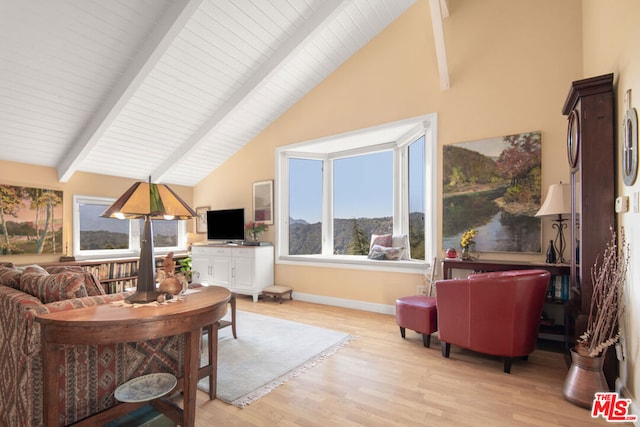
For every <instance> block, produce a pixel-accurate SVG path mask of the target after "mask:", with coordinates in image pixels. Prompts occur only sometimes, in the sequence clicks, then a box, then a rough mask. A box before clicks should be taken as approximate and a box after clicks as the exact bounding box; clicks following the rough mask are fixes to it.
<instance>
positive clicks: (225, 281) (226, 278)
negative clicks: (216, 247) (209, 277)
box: [212, 256, 233, 289]
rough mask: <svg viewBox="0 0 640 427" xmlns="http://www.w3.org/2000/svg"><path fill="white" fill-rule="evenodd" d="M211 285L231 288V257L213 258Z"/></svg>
mask: <svg viewBox="0 0 640 427" xmlns="http://www.w3.org/2000/svg"><path fill="white" fill-rule="evenodd" d="M212 284H213V285H217V286H225V287H227V288H229V289H231V288H232V287H233V278H232V276H231V257H227V256H214V258H213V283H212Z"/></svg>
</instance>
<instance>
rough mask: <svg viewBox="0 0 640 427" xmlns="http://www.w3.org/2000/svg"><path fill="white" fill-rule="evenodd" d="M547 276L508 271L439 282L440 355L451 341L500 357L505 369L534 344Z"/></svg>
mask: <svg viewBox="0 0 640 427" xmlns="http://www.w3.org/2000/svg"><path fill="white" fill-rule="evenodd" d="M549 279H550V274H549V272H548V271H544V270H512V271H501V272H493V273H480V274H472V275H470V276H469V277H468V278H467V279H452V280H439V281H437V282H436V295H437V304H438V329H439V336H440V342H441V346H442V355H443V356H444V357H449V352H450V349H451V344H454V345H457V346H460V347H464V348H468V349H470V350H473V351H477V352H480V353H485V354H491V355H494V356H502V357H503V358H504V372H506V373H509V372H510V371H511V360H512V358H514V357H524V358H526V357H527V356H528V355H529V353H531V352H533V350H534V349H535V347H536V340H537V337H538V326H539V324H540V316H541V314H542V306H543V304H544V299H545V294H546V291H547V286H548V284H549Z"/></svg>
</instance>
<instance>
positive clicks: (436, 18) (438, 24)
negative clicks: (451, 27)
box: [429, 0, 451, 90]
mask: <svg viewBox="0 0 640 427" xmlns="http://www.w3.org/2000/svg"><path fill="white" fill-rule="evenodd" d="M429 7H430V8H431V25H432V26H433V38H434V40H435V45H436V58H437V60H438V72H439V73H440V88H441V89H442V90H446V89H449V88H450V87H451V83H450V81H449V66H448V64H447V50H446V47H445V44H444V29H443V27H442V12H441V9H440V0H429Z"/></svg>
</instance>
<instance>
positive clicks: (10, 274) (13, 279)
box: [0, 267, 22, 289]
mask: <svg viewBox="0 0 640 427" xmlns="http://www.w3.org/2000/svg"><path fill="white" fill-rule="evenodd" d="M21 275H22V271H20V270H18V269H17V268H10V267H0V285H5V286H11V287H12V288H14V289H19V287H20V276H21Z"/></svg>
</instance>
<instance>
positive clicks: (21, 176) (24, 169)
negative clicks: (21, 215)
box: [0, 160, 193, 264]
mask: <svg viewBox="0 0 640 427" xmlns="http://www.w3.org/2000/svg"><path fill="white" fill-rule="evenodd" d="M136 181H137V180H134V179H128V178H118V177H114V176H107V175H97V174H90V173H84V172H77V173H75V174H74V175H73V176H72V177H71V179H70V180H69V181H68V182H59V181H58V173H57V171H56V169H55V168H50V167H44V166H34V165H28V164H25V163H16V162H7V161H2V160H0V184H4V185H15V186H24V187H34V188H48V189H51V190H61V191H62V192H63V197H64V200H63V210H64V213H63V215H64V216H63V218H64V219H63V222H64V224H63V227H64V240H65V242H64V243H65V244H66V243H67V242H68V244H69V252H70V253H71V250H72V245H71V236H72V233H73V231H72V230H73V196H74V195H82V196H97V197H111V198H114V199H116V198H118V197H120V195H122V193H124V192H125V191H126V190H127V188H129V187H130V186H131V185H132V184H133V183H134V182H136ZM170 187H171V189H172V190H174V191H175V192H176V193H178V195H180V197H182V198H183V199H184V201H185V202H187V203H189V204H191V203H192V201H193V188H191V187H185V186H180V185H171V186H170ZM191 222H192V221H189V230H190V229H191V227H192V224H191ZM59 258H60V254H56V255H51V254H43V255H33V254H31V255H6V256H2V257H1V258H0V261H8V262H13V263H15V264H27V263H32V262H33V263H37V262H53V261H57V260H58V259H59Z"/></svg>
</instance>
